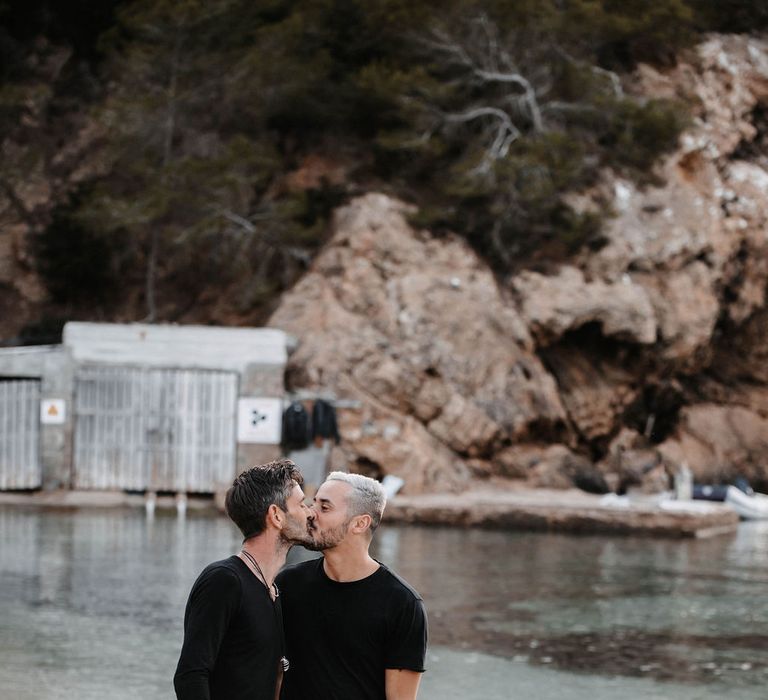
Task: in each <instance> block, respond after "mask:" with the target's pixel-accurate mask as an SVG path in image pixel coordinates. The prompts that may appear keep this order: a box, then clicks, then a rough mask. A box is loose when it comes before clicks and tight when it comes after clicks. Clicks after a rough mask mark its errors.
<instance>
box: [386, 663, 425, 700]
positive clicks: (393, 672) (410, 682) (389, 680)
mask: <svg viewBox="0 0 768 700" xmlns="http://www.w3.org/2000/svg"><path fill="white" fill-rule="evenodd" d="M420 681H421V673H419V672H418V671H408V670H406V669H403V668H388V669H386V670H385V671H384V688H385V690H386V694H387V700H416V693H418V692H419V682H420Z"/></svg>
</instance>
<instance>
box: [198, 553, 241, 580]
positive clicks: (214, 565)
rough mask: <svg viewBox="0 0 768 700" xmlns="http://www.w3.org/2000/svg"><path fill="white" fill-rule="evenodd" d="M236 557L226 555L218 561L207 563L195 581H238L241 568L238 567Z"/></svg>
mask: <svg viewBox="0 0 768 700" xmlns="http://www.w3.org/2000/svg"><path fill="white" fill-rule="evenodd" d="M236 559H237V557H227V558H226V559H221V560H219V561H214V562H211V563H210V564H208V566H206V567H205V568H204V569H203V570H202V571H201V572H200V575H199V576H198V577H197V583H198V584H203V583H207V582H212V581H217V582H232V583H234V582H239V581H240V578H241V570H240V568H239V567H238V564H237V561H236Z"/></svg>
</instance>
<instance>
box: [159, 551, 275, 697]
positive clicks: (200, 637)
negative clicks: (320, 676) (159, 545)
mask: <svg viewBox="0 0 768 700" xmlns="http://www.w3.org/2000/svg"><path fill="white" fill-rule="evenodd" d="M282 628H283V621H282V611H281V606H280V598H278V599H277V600H276V601H274V602H273V601H272V598H271V597H270V595H269V592H268V591H267V589H266V587H265V586H264V584H263V583H261V581H259V580H258V579H257V578H256V577H255V576H254V575H253V573H252V572H251V571H250V569H249V568H248V567H247V566H246V564H245V562H243V561H242V559H240V558H239V557H236V556H231V557H229V558H228V559H224V560H222V561H217V562H214V563H213V564H210V565H209V566H207V567H206V568H205V569H204V570H203V572H202V573H201V574H200V576H199V577H198V579H197V581H195V584H194V585H193V586H192V591H191V592H190V594H189V600H188V601H187V608H186V612H185V613H184V644H183V646H182V649H181V656H180V658H179V664H178V666H177V668H176V675H175V676H174V678H173V685H174V688H175V689H176V697H177V698H178V700H274V697H275V684H276V683H277V673H278V667H279V663H280V659H281V657H282V655H283V653H284V652H283V632H282Z"/></svg>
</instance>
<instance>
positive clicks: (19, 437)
mask: <svg viewBox="0 0 768 700" xmlns="http://www.w3.org/2000/svg"><path fill="white" fill-rule="evenodd" d="M41 481H42V471H41V468H40V381H39V380H38V379H4V378H2V377H0V490H5V489H35V488H39V486H40V484H41Z"/></svg>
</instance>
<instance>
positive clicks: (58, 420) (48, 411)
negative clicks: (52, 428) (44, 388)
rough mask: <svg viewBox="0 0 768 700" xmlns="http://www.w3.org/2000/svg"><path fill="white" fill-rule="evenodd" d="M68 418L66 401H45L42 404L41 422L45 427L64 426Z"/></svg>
mask: <svg viewBox="0 0 768 700" xmlns="http://www.w3.org/2000/svg"><path fill="white" fill-rule="evenodd" d="M66 418H67V405H66V403H65V401H64V399H43V400H42V401H41V402H40V422H41V423H42V424H43V425H62V424H63V423H64V421H65V420H66Z"/></svg>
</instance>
